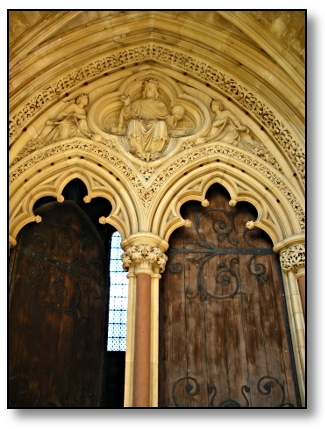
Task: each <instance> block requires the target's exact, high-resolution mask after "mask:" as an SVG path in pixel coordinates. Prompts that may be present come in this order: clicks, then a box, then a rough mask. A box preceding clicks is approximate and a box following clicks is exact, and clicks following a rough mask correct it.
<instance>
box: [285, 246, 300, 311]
mask: <svg viewBox="0 0 325 429" xmlns="http://www.w3.org/2000/svg"><path fill="white" fill-rule="evenodd" d="M280 262H281V267H282V270H283V271H284V272H289V271H291V272H292V273H293V274H294V276H295V278H296V280H297V282H298V287H299V295H300V299H301V305H302V309H303V313H304V314H305V245H304V244H293V245H291V246H290V247H288V248H285V249H283V250H281V251H280Z"/></svg>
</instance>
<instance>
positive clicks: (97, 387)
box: [8, 201, 108, 408]
mask: <svg viewBox="0 0 325 429" xmlns="http://www.w3.org/2000/svg"><path fill="white" fill-rule="evenodd" d="M37 214H39V215H40V216H41V217H42V222H41V223H39V224H36V223H31V224H28V225H27V226H26V227H25V228H24V229H23V230H22V233H21V235H20V237H19V240H18V245H17V247H16V249H15V252H14V254H13V255H12V258H13V259H14V261H13V271H12V276H11V284H10V286H11V288H12V299H11V308H10V313H9V365H8V366H9V406H10V407H13V408H33V407H69V408H75V407H77V408H84V407H100V405H101V399H102V394H103V392H102V386H103V383H102V379H103V370H104V360H105V353H106V350H105V349H106V339H107V333H106V331H107V321H106V312H107V298H108V290H107V289H108V287H107V255H106V252H105V250H104V247H103V244H102V241H101V238H100V236H99V234H98V232H97V231H96V229H95V228H94V226H93V225H92V223H91V221H90V220H89V218H88V217H87V216H86V215H85V214H84V213H83V211H82V210H81V209H80V208H79V207H78V206H77V205H76V204H75V203H73V202H68V201H67V202H64V203H57V202H54V203H49V204H47V205H45V206H43V207H41V208H40V209H38V211H37Z"/></svg>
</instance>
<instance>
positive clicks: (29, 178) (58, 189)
mask: <svg viewBox="0 0 325 429" xmlns="http://www.w3.org/2000/svg"><path fill="white" fill-rule="evenodd" d="M77 146H78V144H77ZM81 146H83V144H81ZM58 148H60V150H58ZM66 149H67V148H66V147H65V145H64V144H63V145H62V144H61V143H58V144H57V145H56V147H54V148H51V150H52V151H53V157H52V158H51V157H50V159H52V160H53V159H54V157H55V167H56V168H51V164H47V168H44V162H45V161H48V160H49V157H48V156H46V154H43V156H42V157H41V158H40V157H37V160H38V163H39V164H37V163H35V164H33V165H34V166H37V165H39V166H40V165H42V167H43V168H42V169H40V170H39V173H38V174H36V175H35V173H33V171H35V170H31V169H29V168H26V169H24V170H23V171H21V172H20V175H19V178H20V180H21V181H26V182H28V183H30V184H31V186H29V187H28V189H27V188H25V187H24V188H21V187H20V183H21V182H20V181H17V182H16V183H12V187H11V192H12V196H11V197H10V203H11V204H10V213H9V233H10V237H11V241H12V243H11V246H13V243H14V242H15V239H16V237H17V235H18V233H19V231H20V230H21V229H22V228H23V227H24V226H25V225H26V224H27V223H30V222H35V221H36V222H41V221H42V219H41V218H40V216H35V215H34V212H33V206H34V204H35V202H36V201H37V200H38V199H39V198H42V197H46V196H52V197H54V198H56V199H57V201H58V202H63V201H64V197H63V195H62V190H63V188H64V187H65V186H66V185H67V183H69V182H70V181H71V180H73V179H76V178H77V179H80V180H82V181H83V183H84V184H85V186H86V188H87V195H85V196H84V198H83V200H84V202H85V203H90V202H91V200H92V199H94V198H97V197H101V198H105V199H107V200H108V201H109V202H110V204H111V206H112V210H111V213H109V214H108V216H106V215H107V214H106V213H103V216H101V217H100V218H99V219H98V222H99V223H102V224H103V223H110V224H111V225H113V226H114V227H115V228H116V229H117V230H118V231H119V233H120V234H121V236H122V238H125V237H127V236H129V235H130V233H131V228H132V227H131V222H130V218H129V213H130V211H129V210H128V209H127V207H130V201H128V200H127V199H128V198H129V197H128V195H127V194H126V193H125V192H123V191H122V192H121V191H120V189H121V184H120V179H119V178H118V177H117V174H116V167H114V166H112V169H113V170H114V174H113V172H111V173H112V174H110V173H108V172H107V171H106V172H105V171H103V168H102V166H101V164H99V163H98V162H97V163H96V162H94V161H97V159H96V157H95V158H92V157H89V156H87V155H89V154H88V153H87V152H85V151H84V150H82V149H81V148H80V149H79V150H78V151H76V150H75V149H76V148H75V147H74V149H73V150H71V147H70V150H66ZM66 158H69V160H70V162H71V167H70V169H67V168H66ZM53 164H54V163H53ZM28 165H29V166H30V162H28ZM121 176H122V174H121Z"/></svg>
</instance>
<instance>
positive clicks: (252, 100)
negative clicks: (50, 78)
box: [9, 44, 305, 183]
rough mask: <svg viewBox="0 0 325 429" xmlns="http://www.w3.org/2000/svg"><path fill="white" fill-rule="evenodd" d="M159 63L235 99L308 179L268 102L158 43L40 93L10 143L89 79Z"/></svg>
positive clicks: (15, 121) (18, 115)
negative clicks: (128, 67)
mask: <svg viewBox="0 0 325 429" xmlns="http://www.w3.org/2000/svg"><path fill="white" fill-rule="evenodd" d="M150 59H151V60H157V61H158V62H160V63H161V62H163V63H165V64H166V65H167V66H169V67H170V66H176V67H178V68H179V69H181V70H183V71H184V72H188V73H191V74H192V75H193V76H196V77H199V78H200V79H203V81H205V82H207V83H208V84H209V85H210V84H212V85H214V86H215V87H216V88H218V89H219V90H220V91H222V92H223V93H224V94H227V95H228V96H229V97H231V99H233V100H235V101H236V102H237V103H238V104H239V105H240V106H241V107H242V108H243V109H244V110H246V111H248V112H249V113H250V114H251V115H252V116H253V117H255V119H256V120H258V121H259V122H260V123H261V124H262V125H263V126H264V127H265V129H266V130H267V131H268V132H269V134H270V135H271V136H272V138H273V139H274V141H276V142H277V144H278V145H279V146H280V147H281V148H282V150H283V151H284V152H285V153H286V155H287V156H288V157H289V159H290V160H291V162H292V164H293V165H294V166H295V168H296V169H297V174H298V176H299V177H300V179H301V181H302V183H304V177H305V151H304V148H303V147H300V146H299V144H298V143H297V142H296V141H295V138H294V137H293V136H292V134H291V132H290V130H288V128H287V127H286V126H285V124H283V122H282V120H281V119H279V118H278V117H277V116H276V113H274V112H273V111H272V110H271V109H270V108H269V107H268V106H267V105H266V104H265V103H264V102H262V101H261V100H259V98H258V96H257V95H256V94H253V93H252V92H251V91H250V90H249V89H247V88H245V87H243V86H242V85H241V84H239V83H237V82H236V81H235V80H234V79H233V78H232V77H230V76H228V75H226V74H225V73H222V72H221V71H220V70H217V69H215V68H214V67H212V66H211V65H209V64H208V63H206V62H203V61H201V60H199V59H196V58H194V57H192V56H190V55H185V54H184V53H182V52H178V51H176V50H175V49H171V48H170V47H166V46H164V45H158V44H147V45H143V46H138V47H133V48H128V49H126V50H124V51H120V52H114V53H112V55H110V56H106V57H104V58H100V59H97V60H95V61H93V62H91V63H89V64H87V65H85V66H83V67H81V68H79V69H77V70H74V71H73V72H71V73H70V74H69V75H66V76H63V77H62V78H60V79H59V80H58V81H57V82H55V83H52V84H50V85H48V87H46V88H43V89H42V90H41V92H40V93H39V94H37V95H36V96H34V98H32V99H30V100H29V101H28V102H27V103H26V104H25V106H23V107H22V108H21V109H20V110H18V111H16V112H15V113H14V114H13V115H12V116H11V117H10V118H9V141H10V144H12V143H14V141H15V140H16V139H17V138H18V137H19V136H20V134H21V132H22V130H23V129H24V128H25V127H26V126H27V125H28V123H30V122H31V120H33V117H36V116H37V115H39V114H40V113H41V111H42V110H43V109H45V108H46V107H47V106H50V105H51V104H52V103H53V102H54V101H56V100H58V98H60V97H63V96H64V94H65V93H67V92H68V91H71V90H73V89H75V88H78V87H80V86H81V85H82V83H83V82H84V81H87V80H89V78H92V79H93V78H96V77H101V76H102V75H103V74H104V73H107V72H108V71H112V70H113V69H116V68H118V67H121V66H125V65H126V64H132V63H134V62H137V61H144V60H150Z"/></svg>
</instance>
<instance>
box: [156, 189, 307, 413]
mask: <svg viewBox="0 0 325 429" xmlns="http://www.w3.org/2000/svg"><path fill="white" fill-rule="evenodd" d="M208 199H209V201H210V205H209V207H207V208H203V207H202V206H201V205H200V204H198V203H196V202H191V203H187V204H186V206H185V208H183V210H184V211H183V216H184V217H185V218H188V219H190V220H191V221H192V226H191V227H190V228H181V229H180V230H177V231H175V233H174V234H173V235H172V236H171V239H170V248H169V251H168V258H169V259H168V262H167V267H166V271H165V273H164V275H163V279H162V285H161V300H160V301H161V310H160V314H161V319H160V332H161V334H160V399H159V402H160V406H162V407H297V406H300V401H299V395H298V390H297V383H296V377H295V368H294V360H293V356H292V349H291V342H290V336H289V329H288V323H287V314H286V305H285V298H284V293H283V287H282V283H281V274H280V268H279V261H278V258H277V255H275V254H274V252H273V250H272V243H271V241H270V239H269V238H268V237H267V236H266V234H265V233H264V232H263V231H262V230H260V229H258V228H255V229H254V230H248V229H246V226H245V225H246V222H247V221H248V220H250V219H254V218H255V217H256V213H255V211H254V210H255V209H254V208H253V207H252V206H251V205H249V204H246V203H240V204H238V207H230V206H229V204H228V201H229V197H228V195H227V194H226V193H225V192H224V190H223V189H222V188H221V187H219V186H215V187H212V188H211V189H210V191H209V194H208Z"/></svg>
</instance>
